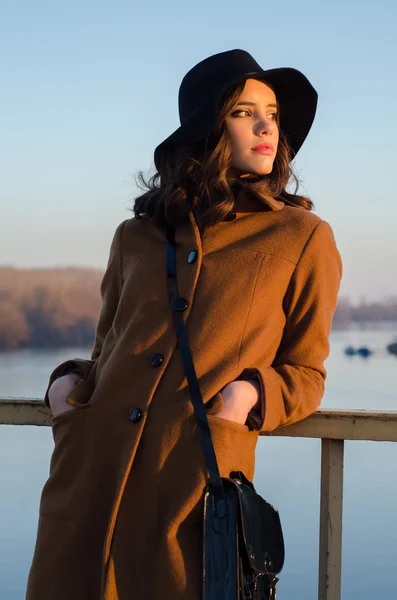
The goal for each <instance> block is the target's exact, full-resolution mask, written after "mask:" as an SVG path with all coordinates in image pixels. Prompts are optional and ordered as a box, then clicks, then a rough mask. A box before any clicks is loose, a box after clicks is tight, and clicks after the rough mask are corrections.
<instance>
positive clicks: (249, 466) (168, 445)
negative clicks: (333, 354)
mask: <svg viewBox="0 0 397 600" xmlns="http://www.w3.org/2000/svg"><path fill="white" fill-rule="evenodd" d="M234 210H235V211H236V215H237V217H236V218H235V219H234V220H229V221H223V222H221V223H218V224H217V225H215V226H213V227H210V228H208V229H207V230H205V231H204V234H203V236H202V237H200V233H199V230H198V228H197V224H196V222H195V220H194V217H193V215H192V213H190V220H189V223H186V224H185V225H183V226H181V227H179V228H177V230H176V253H177V275H178V285H179V293H180V295H181V296H183V297H184V298H186V299H187V300H188V303H189V306H188V309H187V310H186V311H185V312H184V313H183V316H184V318H185V322H186V326H187V333H188V337H189V341H190V346H191V349H192V354H193V359H194V362H195V366H196V371H197V375H198V377H199V381H200V386H201V391H202V395H203V399H204V402H205V403H206V406H207V410H208V415H209V416H208V418H209V425H210V428H211V433H212V437H213V442H214V446H215V451H216V454H217V457H218V461H219V466H220V470H221V474H222V475H223V476H227V475H229V473H230V471H231V470H242V471H244V473H245V474H246V475H247V477H248V478H250V479H252V478H253V475H254V459H255V447H256V443H257V439H258V433H259V432H258V430H257V429H253V428H251V427H249V426H248V425H239V424H236V423H234V422H232V421H228V420H224V419H222V418H219V417H216V416H214V414H213V413H215V412H217V411H218V410H219V409H220V407H221V405H222V402H223V398H222V395H221V392H220V390H221V389H222V388H223V387H224V386H225V385H226V384H227V383H229V382H231V381H233V380H235V379H237V378H238V377H243V378H251V377H252V376H254V375H257V376H258V377H259V379H260V382H261V385H262V397H263V402H264V418H263V419H262V422H261V425H260V428H261V429H262V430H263V431H266V432H268V431H272V430H274V429H276V428H277V427H280V426H283V425H286V424H288V423H292V422H294V421H298V420H300V419H303V418H304V417H306V416H308V415H309V414H310V413H312V412H313V411H314V410H315V409H316V408H317V407H318V405H319V403H320V401H321V398H322V395H323V390H324V379H325V377H326V371H325V369H324V360H325V358H326V357H327V356H328V354H329V341H328V338H329V333H330V329H331V322H332V317H333V313H334V310H335V307H336V301H337V294H338V290H339V285H340V278H341V273H342V264H341V259H340V255H339V252H338V250H337V248H336V245H335V240H334V237H333V233H332V230H331V227H330V226H329V224H328V223H327V222H326V221H324V220H322V219H320V218H319V217H318V216H317V215H315V214H314V213H312V212H309V211H307V210H305V209H303V208H295V207H291V206H288V205H284V203H283V202H280V201H277V200H274V199H273V198H269V197H265V196H259V195H258V194H253V193H252V192H248V191H246V190H244V189H243V188H238V191H237V192H236V202H235V208H234ZM192 250H197V252H198V255H197V260H196V261H195V262H193V263H190V262H188V260H187V259H188V256H189V254H190V253H191V251H192ZM101 294H102V298H103V305H102V310H101V313H100V317H99V321H98V325H97V332H96V339H95V344H94V348H93V352H92V357H91V358H92V360H82V359H73V360H71V361H66V362H65V363H62V364H61V365H59V366H58V367H57V368H56V369H55V371H54V372H53V373H52V375H51V377H50V382H49V385H51V383H52V381H53V380H54V379H55V378H56V377H59V376H61V375H63V374H64V373H65V372H67V371H68V370H70V369H71V370H75V369H79V368H81V369H82V370H83V372H84V378H83V379H82V380H81V381H80V382H79V383H78V384H77V386H76V387H75V388H74V389H73V390H72V392H71V393H70V394H69V396H68V401H69V402H70V403H73V404H75V405H76V408H75V409H73V410H71V411H68V412H66V413H63V414H61V415H59V416H57V417H55V418H54V419H53V435H54V440H55V448H54V452H53V455H52V459H51V465H50V476H49V478H48V480H47V482H46V484H45V486H44V489H43V493H42V498H41V504H40V518H39V528H38V536H37V543H36V548H35V554H34V558H33V563H32V567H31V570H30V575H29V582H28V591H27V600H70V599H71V598H73V600H100V599H104V600H143V599H145V600H154V599H157V598H166V599H167V600H182V599H183V600H199V599H200V598H201V544H202V539H201V519H202V515H201V511H202V494H203V488H204V485H205V480H206V469H205V463H204V457H203V453H202V449H201V446H200V438H199V434H198V430H197V426H196V423H195V419H194V415H193V406H192V404H191V401H190V396H189V391H188V387H187V380H186V377H185V375H184V371H183V367H182V362H181V358H180V354H179V349H178V348H177V346H176V337H175V331H174V326H173V321H172V316H171V311H170V307H169V299H168V293H167V285H166V263H165V236H164V234H163V232H162V231H161V230H160V229H159V228H158V227H156V226H155V225H154V224H153V223H152V222H151V221H150V220H148V219H145V218H144V219H138V220H137V219H134V218H131V219H127V220H126V221H124V222H123V223H121V224H120V225H119V226H118V227H117V230H116V232H115V235H114V238H113V241H112V245H111V249H110V257H109V262H108V266H107V269H106V272H105V275H104V277H103V281H102V284H101ZM158 353H160V354H161V355H162V356H163V361H162V362H160V361H156V360H155V359H154V355H156V354H158ZM151 357H152V364H151V361H150V359H151ZM160 359H161V357H160ZM158 362H160V364H157V363H158ZM156 365H157V366H156ZM47 392H48V389H47ZM47 392H46V402H47V403H48V397H47ZM133 408H139V409H140V411H141V412H142V416H141V418H140V419H139V420H135V422H134V420H133V417H134V415H135V416H136V415H137V414H138V416H139V411H135V412H132V413H131V412H130V411H131V409H133ZM211 413H212V414H211Z"/></svg>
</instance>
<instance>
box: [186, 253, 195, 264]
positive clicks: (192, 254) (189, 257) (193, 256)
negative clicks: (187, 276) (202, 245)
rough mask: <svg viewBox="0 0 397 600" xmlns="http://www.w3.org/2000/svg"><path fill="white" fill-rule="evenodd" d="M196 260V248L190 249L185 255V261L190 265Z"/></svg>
mask: <svg viewBox="0 0 397 600" xmlns="http://www.w3.org/2000/svg"><path fill="white" fill-rule="evenodd" d="M196 260H197V250H192V251H191V252H190V254H189V256H188V257H187V262H188V263H189V265H191V264H192V263H194V262H196Z"/></svg>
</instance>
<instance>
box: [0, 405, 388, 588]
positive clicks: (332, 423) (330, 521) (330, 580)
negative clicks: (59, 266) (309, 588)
mask: <svg viewBox="0 0 397 600" xmlns="http://www.w3.org/2000/svg"><path fill="white" fill-rule="evenodd" d="M0 425H42V426H43V425H44V426H45V425H47V426H49V425H51V413H50V411H49V410H48V408H47V407H46V406H45V405H44V402H43V401H42V400H41V399H40V398H0ZM264 435H271V436H283V437H304V438H317V439H321V444H322V449H321V502H320V544H319V584H318V598H319V600H340V597H341V570H342V509H343V455H344V441H345V440H368V441H374V442H397V411H394V412H388V411H371V410H354V411H349V410H339V409H333V410H327V409H320V410H318V411H317V412H315V413H313V414H312V415H311V416H310V417H308V418H306V419H304V420H303V421H300V422H299V423H294V424H293V425H288V426H287V427H281V428H279V429H277V430H275V431H272V432H271V433H270V434H264Z"/></svg>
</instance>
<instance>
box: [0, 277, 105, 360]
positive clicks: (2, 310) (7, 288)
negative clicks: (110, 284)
mask: <svg viewBox="0 0 397 600" xmlns="http://www.w3.org/2000/svg"><path fill="white" fill-rule="evenodd" d="M102 276H103V272H102V271H100V270H95V269H82V268H74V267H68V268H64V269H60V268H54V269H17V268H14V267H0V350H11V349H17V348H26V347H34V348H49V347H59V346H71V345H73V346H86V345H91V344H92V343H93V341H94V337H95V327H96V322H97V319H98V315H99V311H100V308H101V296H100V283H101V280H102Z"/></svg>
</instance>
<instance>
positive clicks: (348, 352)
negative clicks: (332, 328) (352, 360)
mask: <svg viewBox="0 0 397 600" xmlns="http://www.w3.org/2000/svg"><path fill="white" fill-rule="evenodd" d="M344 352H345V354H346V356H354V355H355V354H356V351H355V349H354V348H353V346H347V348H345V350H344Z"/></svg>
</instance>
